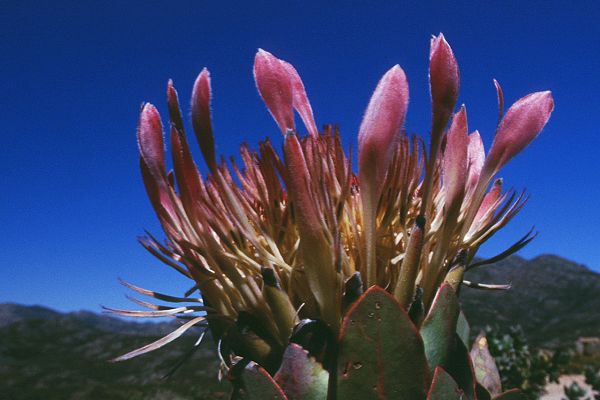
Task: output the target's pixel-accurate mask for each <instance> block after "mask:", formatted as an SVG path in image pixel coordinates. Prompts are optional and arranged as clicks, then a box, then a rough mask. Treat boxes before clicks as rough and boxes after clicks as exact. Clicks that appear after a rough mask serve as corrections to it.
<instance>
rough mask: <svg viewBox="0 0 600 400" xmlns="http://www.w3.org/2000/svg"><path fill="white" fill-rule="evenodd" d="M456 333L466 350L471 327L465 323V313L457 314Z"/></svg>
mask: <svg viewBox="0 0 600 400" xmlns="http://www.w3.org/2000/svg"><path fill="white" fill-rule="evenodd" d="M456 333H457V334H458V337H459V338H460V340H462V342H463V343H464V345H465V347H466V348H469V344H470V343H469V336H470V334H471V327H470V326H469V321H467V317H465V313H463V312H462V310H461V311H460V313H459V314H458V320H457V321H456Z"/></svg>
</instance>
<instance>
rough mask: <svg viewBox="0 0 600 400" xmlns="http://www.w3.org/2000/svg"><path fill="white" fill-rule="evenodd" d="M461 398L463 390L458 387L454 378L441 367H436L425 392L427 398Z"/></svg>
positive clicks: (434, 399)
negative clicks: (429, 385) (426, 392)
mask: <svg viewBox="0 0 600 400" xmlns="http://www.w3.org/2000/svg"><path fill="white" fill-rule="evenodd" d="M462 399H464V394H463V391H462V390H460V389H459V388H458V385H457V384H456V382H455V381H454V379H452V377H451V376H450V375H449V374H448V373H447V372H446V371H444V369H443V368H441V367H437V368H436V369H435V372H434V373H433V381H432V382H431V387H430V388H429V393H428V394H427V400H462Z"/></svg>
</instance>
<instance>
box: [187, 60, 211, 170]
mask: <svg viewBox="0 0 600 400" xmlns="http://www.w3.org/2000/svg"><path fill="white" fill-rule="evenodd" d="M211 97H212V92H211V85H210V73H209V71H208V69H206V68H204V69H202V71H201V72H200V74H199V75H198V77H197V78H196V82H194V89H193V90H192V125H193V127H194V132H195V133H196V139H197V141H198V144H199V145H200V150H201V151H202V156H203V157H204V161H205V162H206V164H207V165H208V167H209V168H210V169H211V171H213V170H214V168H215V167H216V164H217V163H216V157H215V140H214V136H213V130H212V123H211V116H210V102H211Z"/></svg>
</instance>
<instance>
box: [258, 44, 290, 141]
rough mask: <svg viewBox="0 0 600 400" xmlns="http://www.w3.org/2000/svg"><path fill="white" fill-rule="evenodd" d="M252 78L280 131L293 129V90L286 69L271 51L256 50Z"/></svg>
mask: <svg viewBox="0 0 600 400" xmlns="http://www.w3.org/2000/svg"><path fill="white" fill-rule="evenodd" d="M254 80H255V81H256V87H257V88H258V92H259V93H260V96H261V97H262V99H263V101H264V102H265V104H266V106H267V108H268V109H269V112H270V113H271V115H272V116H273V118H274V119H275V122H277V125H278V126H279V129H281V132H282V133H284V134H285V133H286V132H287V130H288V129H291V130H295V125H294V110H293V103H294V90H293V88H292V81H291V79H290V76H289V72H288V69H287V68H286V67H285V65H284V64H283V63H282V62H281V60H279V59H278V58H276V57H275V56H273V55H272V54H271V53H269V52H267V51H264V50H262V49H259V50H258V53H256V57H255V58H254Z"/></svg>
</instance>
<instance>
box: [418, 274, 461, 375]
mask: <svg viewBox="0 0 600 400" xmlns="http://www.w3.org/2000/svg"><path fill="white" fill-rule="evenodd" d="M459 312H460V306H459V304H458V299H457V298H456V294H455V293H454V290H453V289H452V287H451V286H450V285H449V284H448V283H445V284H443V285H442V286H441V287H440V288H439V289H438V291H437V294H436V295H435V299H434V300H433V304H432V305H431V309H430V310H429V313H428V314H427V317H425V320H424V321H423V325H422V326H421V337H422V338H423V344H424V345H425V355H426V356H427V362H428V363H429V368H430V369H431V370H432V371H433V370H434V369H435V367H438V366H441V367H444V368H445V367H446V365H447V364H448V357H449V354H450V353H451V352H452V350H453V349H454V341H455V340H456V327H457V324H456V322H457V320H458V314H459Z"/></svg>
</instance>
